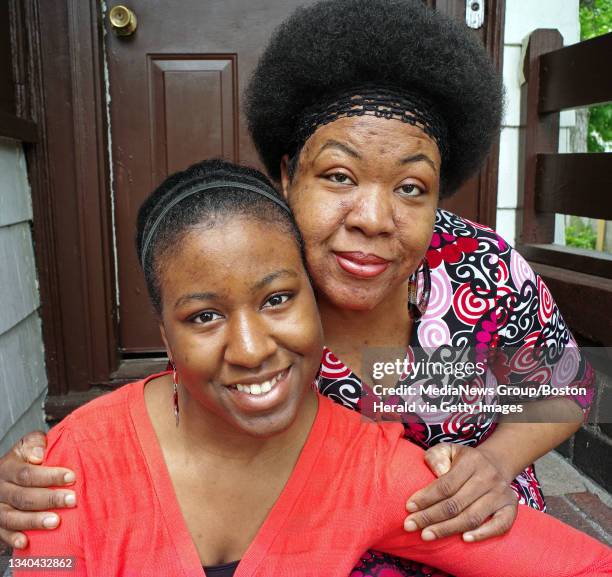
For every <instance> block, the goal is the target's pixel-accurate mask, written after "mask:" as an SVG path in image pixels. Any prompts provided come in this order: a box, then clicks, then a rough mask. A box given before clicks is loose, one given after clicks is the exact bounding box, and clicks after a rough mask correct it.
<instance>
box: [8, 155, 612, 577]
mask: <svg viewBox="0 0 612 577" xmlns="http://www.w3.org/2000/svg"><path fill="white" fill-rule="evenodd" d="M138 250H139V256H140V261H141V263H142V266H143V269H144V272H145V276H146V280H147V285H148V287H149V292H150V295H151V298H152V302H153V305H154V307H155V309H156V310H157V312H158V315H159V323H160V325H159V326H160V330H161V334H162V338H163V340H164V343H165V345H166V349H167V352H168V356H169V358H170V359H171V362H172V364H173V367H174V370H173V371H171V372H169V373H162V374H160V375H152V376H150V377H148V378H147V379H145V380H144V381H139V382H137V383H133V384H130V385H127V386H125V387H122V388H121V389H119V390H117V391H115V392H113V393H111V394H108V395H106V396H104V397H102V398H100V399H98V400H96V401H93V402H91V403H89V404H87V405H85V406H84V407H82V408H80V409H78V410H77V411H75V412H74V413H72V414H71V415H70V416H69V417H67V418H66V419H65V420H64V421H63V422H62V423H61V424H60V425H58V426H57V427H55V428H54V429H53V430H52V431H51V432H50V433H49V447H48V450H47V454H46V457H45V462H46V463H47V464H49V465H55V464H58V463H62V464H63V465H69V466H70V467H71V468H73V469H74V470H75V471H76V472H77V482H76V485H75V491H76V493H77V498H78V499H79V506H78V507H77V508H75V509H72V510H70V511H66V512H65V513H64V515H63V521H62V525H61V526H60V527H59V529H58V530H57V531H54V532H46V531H39V532H32V533H31V534H30V537H31V546H30V550H29V551H28V552H27V554H24V553H23V552H19V553H18V555H17V556H16V557H14V558H13V560H12V564H13V570H14V573H15V575H16V576H20V575H24V576H25V575H29V576H32V575H55V576H57V575H62V574H66V575H72V576H73V577H78V576H86V575H92V576H95V577H107V576H108V577H110V576H126V577H127V576H136V575H147V576H152V577H154V576H157V575H159V576H160V577H161V576H162V575H164V576H165V575H176V576H178V575H184V576H194V577H195V576H196V575H198V576H200V575H227V576H231V575H235V576H236V577H247V576H262V577H263V576H266V577H268V576H271V575H274V576H275V577H283V576H287V577H300V576H304V577H306V576H308V577H312V576H313V575H325V576H326V577H334V576H338V577H344V576H346V575H347V574H348V573H349V572H350V571H351V569H352V568H353V567H354V565H355V563H356V562H357V561H358V559H359V557H360V556H361V555H362V553H363V551H365V550H366V549H368V548H376V549H377V550H381V551H384V552H387V553H390V554H394V555H397V556H401V557H410V558H413V559H416V560H419V561H421V562H428V563H429V562H431V563H434V564H435V565H436V566H438V567H442V568H444V569H447V570H449V569H452V570H453V571H454V572H455V573H456V574H457V575H459V576H465V577H476V576H482V577H484V576H487V577H490V576H491V575H497V576H499V577H503V576H508V577H511V576H512V577H516V575H521V577H540V576H541V575H542V571H543V570H545V571H546V575H547V576H548V577H560V576H567V577H569V576H570V575H571V576H581V575H594V576H595V575H598V576H603V575H605V574H609V571H610V570H612V554H611V553H610V552H609V551H608V550H607V548H606V547H605V546H604V545H602V544H601V543H599V542H597V541H595V540H593V539H591V538H589V537H587V536H586V535H583V534H581V533H579V532H578V531H575V530H573V529H571V528H569V527H567V526H564V525H563V524H561V523H560V522H558V521H556V520H554V519H552V518H550V517H548V516H546V515H542V514H540V513H537V512H535V511H532V510H529V509H527V508H525V510H524V511H522V512H521V513H520V515H519V518H518V520H517V522H516V523H515V526H514V529H513V530H512V532H511V533H510V535H508V536H507V537H504V538H500V539H493V540H489V541H486V542H484V543H477V544H475V545H467V544H466V543H464V542H463V541H462V540H461V539H460V538H458V537H454V538H448V539H443V540H441V541H439V542H434V543H432V542H427V541H423V540H421V538H420V537H419V536H418V535H416V534H414V533H412V534H410V533H406V532H405V531H404V529H403V526H402V522H403V513H402V503H403V501H404V499H405V498H406V497H407V496H408V495H409V494H411V493H412V492H414V491H416V490H418V489H419V488H421V487H422V486H423V485H424V484H426V483H428V482H430V481H431V480H432V478H433V475H432V474H431V473H430V472H429V470H428V468H427V467H426V465H425V464H424V462H423V458H422V451H421V450H420V449H418V448H417V447H416V446H414V445H412V444H410V443H407V442H405V441H404V440H403V439H402V432H403V428H402V426H401V425H399V424H391V423H387V424H382V425H377V424H374V423H373V422H369V421H368V420H366V419H364V418H362V417H361V416H359V415H358V414H357V413H356V412H354V411H350V410H348V409H346V408H343V407H341V406H339V405H338V404H335V403H333V402H332V401H330V400H329V399H326V398H325V397H322V396H320V395H319V394H318V393H317V392H316V390H315V388H314V387H313V381H314V379H315V377H316V374H317V371H318V369H319V361H320V356H321V349H322V346H323V334H322V329H321V324H320V320H319V316H318V312H317V307H316V302H315V298H314V293H313V290H312V288H311V285H310V282H309V278H308V274H307V272H306V269H305V267H304V263H303V252H302V242H301V238H300V235H299V232H298V230H297V227H296V226H295V224H294V221H293V218H292V216H291V213H290V211H289V208H288V207H287V205H286V204H285V203H284V202H283V201H282V199H281V198H280V197H279V196H276V193H275V191H274V189H273V188H272V186H271V184H270V183H269V181H267V179H266V178H265V177H264V176H263V175H261V174H258V173H257V172H255V171H252V170H249V169H244V168H240V167H236V166H232V165H229V164H228V163H224V162H221V161H209V162H204V163H201V164H199V165H195V166H193V167H192V168H190V169H188V170H187V171H185V172H183V173H179V174H177V175H175V176H173V177H171V178H169V179H168V180H167V181H166V182H164V183H163V184H162V185H161V186H160V187H159V188H158V189H157V190H156V191H155V192H154V193H153V194H152V195H151V197H150V198H149V199H148V200H147V201H146V202H145V204H144V205H143V207H142V209H141V211H140V215H139V226H138ZM519 543H520V547H521V549H525V548H527V550H531V551H532V552H533V554H530V555H524V556H519V555H517V554H516V552H517V548H518V547H519ZM468 549H469V554H467V550H468Z"/></svg>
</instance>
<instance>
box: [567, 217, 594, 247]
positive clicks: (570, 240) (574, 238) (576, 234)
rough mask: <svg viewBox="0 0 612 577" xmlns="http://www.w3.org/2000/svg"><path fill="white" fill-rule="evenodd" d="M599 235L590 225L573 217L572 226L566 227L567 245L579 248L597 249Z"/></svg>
mask: <svg viewBox="0 0 612 577" xmlns="http://www.w3.org/2000/svg"><path fill="white" fill-rule="evenodd" d="M596 241H597V234H596V233H595V231H594V230H593V229H592V228H591V226H590V225H589V224H585V223H584V222H583V221H582V220H581V219H579V218H578V217H575V216H572V217H571V219H570V224H568V225H567V226H566V227H565V244H566V245H567V246H576V247H578V248H590V249H594V248H595V242H596Z"/></svg>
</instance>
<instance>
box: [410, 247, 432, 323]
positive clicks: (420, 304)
mask: <svg viewBox="0 0 612 577" xmlns="http://www.w3.org/2000/svg"><path fill="white" fill-rule="evenodd" d="M419 272H420V273H421V274H422V275H423V291H422V292H421V297H420V298H419V296H418V293H419ZM430 294H431V271H430V270H429V263H428V262H427V258H424V259H423V260H422V261H421V266H420V267H419V268H418V269H417V270H416V271H414V272H413V273H412V274H411V275H410V278H409V279H408V311H410V314H411V315H412V317H413V318H414V319H415V320H419V319H420V318H421V317H422V316H423V315H424V314H425V312H426V311H427V305H428V304H429V295H430Z"/></svg>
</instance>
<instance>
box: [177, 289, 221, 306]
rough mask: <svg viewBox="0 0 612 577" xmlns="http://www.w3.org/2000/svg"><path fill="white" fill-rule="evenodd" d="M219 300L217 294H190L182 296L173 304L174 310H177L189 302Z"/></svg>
mask: <svg viewBox="0 0 612 577" xmlns="http://www.w3.org/2000/svg"><path fill="white" fill-rule="evenodd" d="M216 300H219V295H218V294H217V293H212V292H206V293H190V294H188V295H183V296H182V297H180V298H179V299H177V301H176V302H175V303H174V308H175V309H178V308H179V307H181V306H183V305H184V304H186V303H188V302H189V301H216Z"/></svg>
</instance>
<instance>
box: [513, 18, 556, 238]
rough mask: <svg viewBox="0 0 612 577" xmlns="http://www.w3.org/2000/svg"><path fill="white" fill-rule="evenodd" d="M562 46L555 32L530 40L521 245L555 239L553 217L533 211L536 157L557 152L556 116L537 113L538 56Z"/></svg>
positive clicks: (537, 34) (542, 32)
mask: <svg viewBox="0 0 612 577" xmlns="http://www.w3.org/2000/svg"><path fill="white" fill-rule="evenodd" d="M562 46H563V37H562V36H561V34H560V33H559V31H558V30H544V29H539V30H536V31H535V32H533V33H532V34H531V36H530V38H529V45H528V47H527V54H526V56H525V63H524V74H525V79H526V80H527V82H526V84H524V85H523V88H522V90H523V93H522V99H523V106H521V110H522V113H521V114H522V116H523V118H522V119H521V124H522V125H523V126H524V131H525V134H524V139H523V146H524V153H523V154H522V155H521V156H522V158H524V163H525V164H524V166H523V176H524V178H523V202H522V226H520V227H519V230H521V231H522V233H521V237H520V242H521V244H528V243H529V244H544V243H550V242H552V241H553V239H554V235H555V215H554V214H552V213H538V212H537V211H536V177H537V155H538V153H556V152H558V148H559V113H558V112H550V113H547V114H540V113H539V105H540V100H541V88H540V79H541V61H540V56H541V55H542V54H546V53H547V52H550V51H552V50H557V49H559V48H561V47H562Z"/></svg>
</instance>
